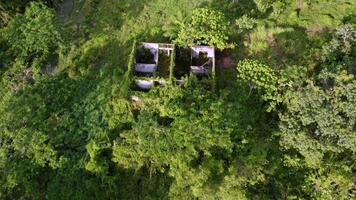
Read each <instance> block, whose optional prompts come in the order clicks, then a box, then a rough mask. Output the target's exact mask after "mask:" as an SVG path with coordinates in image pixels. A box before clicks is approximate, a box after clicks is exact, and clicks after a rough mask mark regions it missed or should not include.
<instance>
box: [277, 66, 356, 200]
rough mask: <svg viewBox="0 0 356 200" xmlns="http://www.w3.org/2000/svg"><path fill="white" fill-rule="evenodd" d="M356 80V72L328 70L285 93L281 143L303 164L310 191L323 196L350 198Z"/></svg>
mask: <svg viewBox="0 0 356 200" xmlns="http://www.w3.org/2000/svg"><path fill="white" fill-rule="evenodd" d="M355 94H356V81H355V79H354V77H353V76H352V75H349V74H347V73H346V72H341V73H339V74H337V75H334V74H331V73H323V74H321V75H319V78H318V80H317V81H315V82H314V81H308V82H307V85H306V86H305V87H297V88H295V89H291V90H289V91H288V92H287V93H286V94H285V97H284V98H285V100H284V105H285V107H286V110H285V111H284V112H282V113H281V114H280V125H279V128H280V132H279V134H278V136H279V137H281V139H280V144H281V146H282V148H283V149H284V150H287V152H289V153H287V154H286V155H285V157H286V161H285V162H286V163H287V164H288V165H290V166H294V167H296V168H303V169H304V171H305V172H308V171H309V170H310V171H309V173H308V175H307V180H306V183H307V184H309V185H308V186H307V188H314V189H310V190H307V191H306V192H307V193H309V194H311V196H314V197H315V198H320V199H348V198H350V197H351V196H349V195H351V193H350V191H351V187H352V179H353V178H355V176H354V175H352V173H353V172H352V170H353V169H354V167H355V156H354V155H355V152H356V148H355V144H356V134H355V130H354V127H355V119H356V115H355V113H356V109H355V108H356V96H355Z"/></svg>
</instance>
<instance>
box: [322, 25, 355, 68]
mask: <svg viewBox="0 0 356 200" xmlns="http://www.w3.org/2000/svg"><path fill="white" fill-rule="evenodd" d="M322 56H323V57H322V59H323V62H324V63H323V66H325V68H327V69H329V70H334V71H340V70H345V69H346V70H349V71H350V72H352V73H354V74H355V73H356V68H355V65H356V59H355V58H356V30H355V28H354V27H353V26H352V25H351V24H345V25H342V26H340V27H339V28H338V30H337V31H336V32H335V34H334V36H333V39H332V40H331V41H330V42H329V43H327V44H326V45H324V46H323V54H322Z"/></svg>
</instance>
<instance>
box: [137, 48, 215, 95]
mask: <svg viewBox="0 0 356 200" xmlns="http://www.w3.org/2000/svg"><path fill="white" fill-rule="evenodd" d="M214 70H215V49H214V47H211V46H193V47H191V48H181V47H175V46H174V45H173V44H160V43H142V44H140V45H139V46H138V47H137V49H136V55H135V67H134V72H133V74H134V76H135V87H136V88H137V89H139V90H149V89H150V88H152V87H153V86H159V85H160V86H162V85H165V84H166V81H167V79H169V80H175V81H176V82H177V83H178V84H181V83H182V82H183V79H182V78H183V77H184V76H186V75H189V74H195V75H197V76H199V77H205V78H207V79H211V77H212V76H211V75H212V73H213V72H214Z"/></svg>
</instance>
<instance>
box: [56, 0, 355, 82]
mask: <svg viewBox="0 0 356 200" xmlns="http://www.w3.org/2000/svg"><path fill="white" fill-rule="evenodd" d="M305 2H307V1H304V3H303V5H302V6H300V8H301V9H300V12H299V16H298V13H297V11H296V8H297V7H296V4H295V1H292V3H291V4H290V5H287V6H286V9H285V10H281V12H271V13H269V15H267V16H263V18H257V23H258V26H257V28H255V29H253V30H252V31H250V32H249V33H247V34H244V35H243V36H242V37H237V35H238V31H237V30H235V29H236V27H232V28H233V29H234V30H233V31H234V32H233V33H232V37H231V38H234V40H236V41H234V42H235V43H237V45H238V48H236V49H234V50H231V51H230V52H231V56H230V57H231V58H233V59H234V60H235V63H237V62H238V61H239V60H240V59H244V58H253V59H258V60H262V61H263V62H266V63H267V64H269V65H270V66H272V67H274V68H276V69H279V68H281V67H283V66H285V65H294V64H297V63H298V64H300V65H306V66H309V65H313V62H314V60H313V58H314V57H315V55H316V54H317V52H318V49H319V50H320V48H321V46H322V45H323V44H324V43H325V42H326V41H327V40H328V39H329V38H330V35H329V34H328V31H330V30H331V29H335V28H336V27H337V26H338V25H339V24H340V21H341V20H342V18H343V17H344V16H345V15H347V14H348V13H356V1H352V0H337V1H335V0H334V1H332V0H323V1H318V2H315V1H312V4H311V5H308V4H307V3H305ZM201 6H207V7H212V8H214V9H218V10H220V11H221V12H223V13H224V14H226V16H227V17H228V18H229V20H230V21H231V22H234V21H235V20H236V18H237V17H239V16H241V15H243V14H245V13H243V12H240V11H244V10H245V11H244V12H247V11H246V10H250V9H254V4H253V3H251V2H250V1H247V0H241V1H239V3H231V1H228V0H219V1H213V0H195V1H191V0H147V1H142V0H120V1H118V0H107V1H96V0H87V1H81V3H78V2H77V1H75V4H74V9H73V11H72V12H71V13H70V15H69V16H67V17H65V18H62V19H63V21H65V22H67V21H69V22H70V23H67V24H68V25H69V26H72V29H73V32H74V33H76V34H74V35H76V36H77V38H75V37H74V38H71V39H72V40H74V41H75V40H77V39H78V41H77V43H78V48H87V47H86V46H87V45H86V43H87V41H90V40H97V39H96V38H98V39H99V40H100V38H102V37H107V38H110V43H109V44H108V45H106V46H100V45H97V46H96V47H95V51H97V52H104V53H101V54H100V57H99V58H98V59H100V60H104V61H103V63H104V65H105V66H109V67H113V68H120V69H122V70H123V71H124V70H125V68H126V65H127V59H128V55H129V52H130V46H131V44H132V41H133V40H134V39H137V41H138V42H142V41H145V42H171V40H172V38H174V36H175V35H176V33H177V22H182V21H184V20H185V19H186V18H187V17H189V16H190V15H191V13H192V11H193V10H194V8H196V7H201ZM276 13H277V14H276ZM320 30H321V31H320ZM324 30H325V31H326V32H325V33H324V32H323V31H324ZM77 31H78V33H77ZM313 32H314V33H313ZM83 35H85V37H83ZM79 38H86V40H87V41H82V40H83V39H79ZM240 38H242V39H240ZM108 47H109V50H105V49H107V48H108ZM88 55H89V54H88ZM177 56H179V55H177ZM88 65H90V63H89V64H88ZM176 68H177V69H179V68H182V69H183V68H184V67H181V66H180V63H179V61H177V67H176ZM187 70H188V69H187ZM176 71H177V70H176ZM183 71H184V70H183ZM183 71H182V73H183ZM175 75H176V76H179V77H180V76H181V75H180V74H179V73H177V72H175Z"/></svg>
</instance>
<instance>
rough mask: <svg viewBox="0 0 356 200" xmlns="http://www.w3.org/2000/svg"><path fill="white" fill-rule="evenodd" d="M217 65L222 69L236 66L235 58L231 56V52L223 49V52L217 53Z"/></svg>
mask: <svg viewBox="0 0 356 200" xmlns="http://www.w3.org/2000/svg"><path fill="white" fill-rule="evenodd" d="M216 57H217V59H216V66H217V67H219V68H221V69H229V68H233V67H235V64H236V63H235V62H234V60H233V59H232V58H231V57H230V54H229V52H227V51H223V52H221V53H217V56H216Z"/></svg>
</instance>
